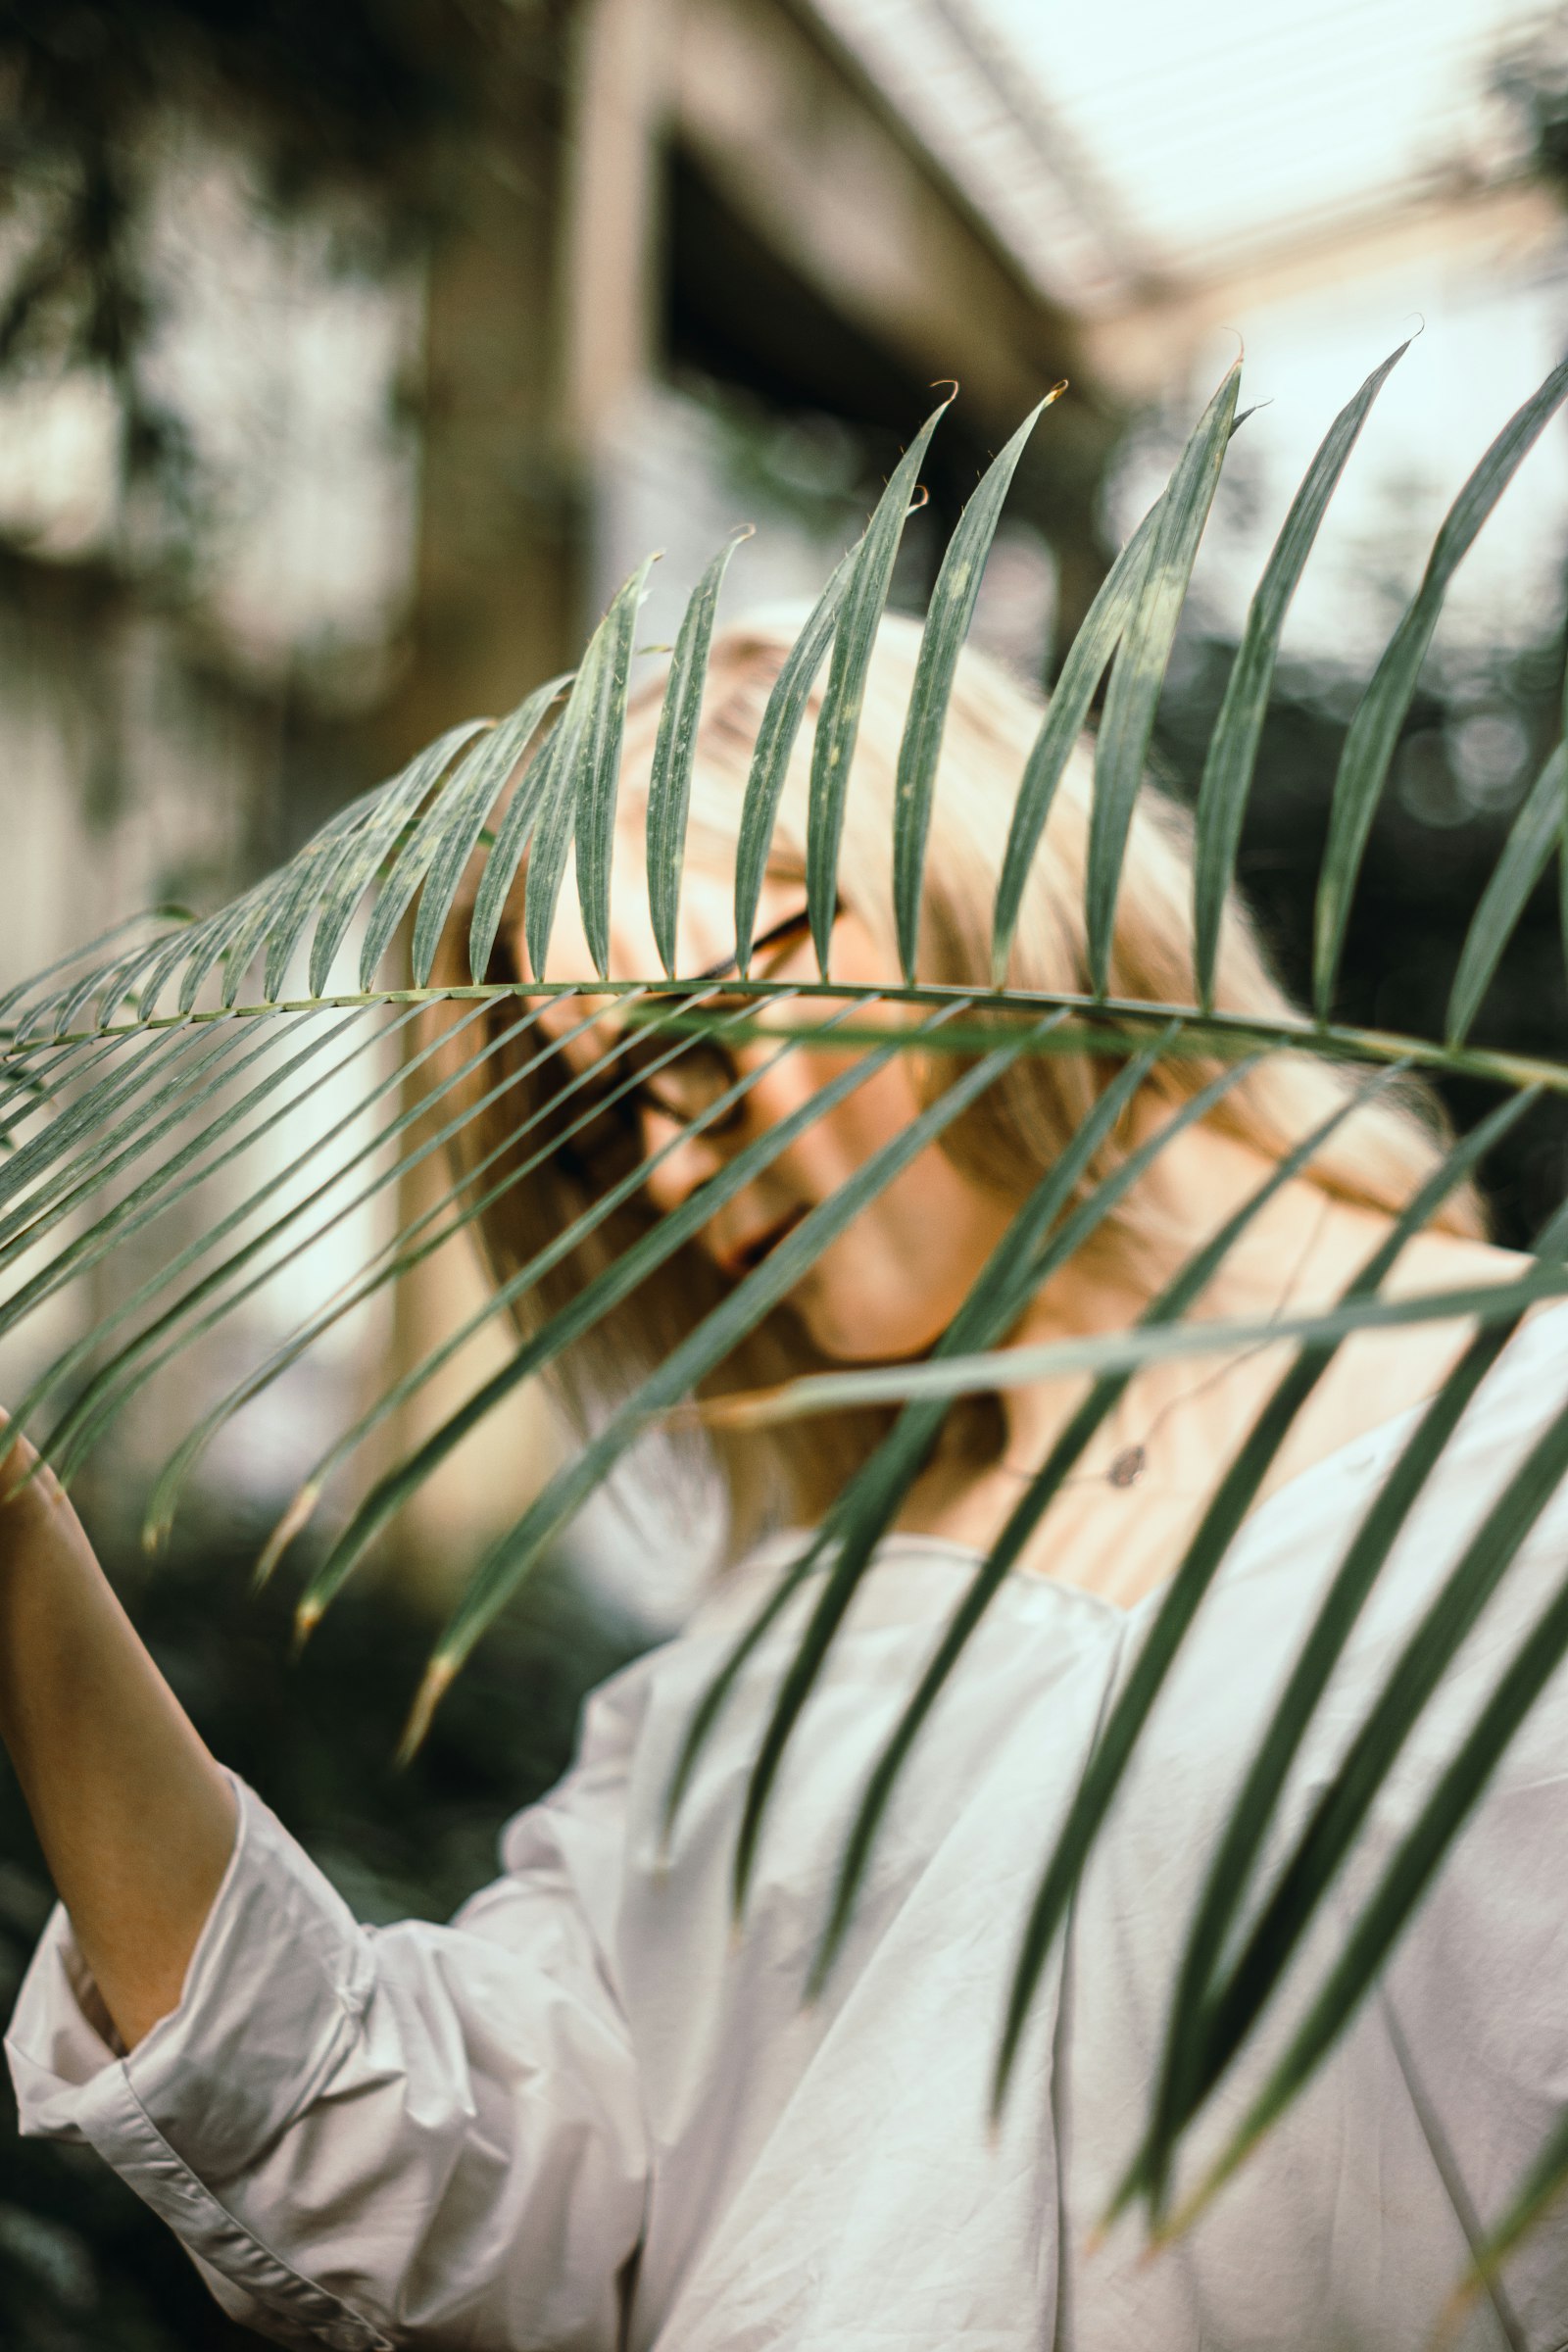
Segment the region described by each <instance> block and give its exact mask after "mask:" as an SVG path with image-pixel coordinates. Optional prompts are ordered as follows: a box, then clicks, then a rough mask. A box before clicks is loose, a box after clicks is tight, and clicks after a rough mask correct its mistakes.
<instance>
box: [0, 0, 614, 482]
mask: <svg viewBox="0 0 1568 2352" xmlns="http://www.w3.org/2000/svg"><path fill="white" fill-rule="evenodd" d="M569 5H570V0H332V5H331V6H329V7H324V8H323V7H321V6H319V5H313V4H312V0H133V4H132V5H129V6H127V5H125V4H124V0H8V4H6V0H0V257H3V275H0V370H4V369H7V368H10V369H17V368H29V367H45V368H48V369H49V370H50V371H52V372H53V371H58V372H64V371H65V370H66V369H67V368H73V367H85V368H93V369H96V370H99V371H101V372H102V373H103V374H104V375H106V376H107V377H108V379H109V380H110V381H111V382H112V383H113V385H114V386H115V389H116V392H117V394H118V397H119V402H120V410H121V417H122V432H123V447H122V457H123V468H124V472H125V477H126V479H127V481H131V480H134V479H136V478H138V477H139V476H147V475H152V476H155V477H157V479H158V480H159V482H160V486H161V487H162V488H163V490H164V492H165V494H166V496H170V497H172V499H173V501H174V502H175V503H176V504H177V501H178V499H179V497H180V496H181V495H182V494H183V495H187V496H188V495H189V481H188V476H189V465H188V450H187V447H186V438H185V435H184V434H183V432H182V430H181V421H180V418H179V417H178V416H177V415H176V414H175V413H174V412H173V411H172V409H171V408H169V407H168V405H167V404H165V403H164V402H163V401H162V400H161V399H160V398H159V397H158V394H157V392H156V390H155V389H154V388H153V386H152V384H151V383H150V381H149V378H148V372H147V369H146V367H145V364H144V363H145V356H146V352H147V348H148V345H149V342H150V339H151V336H152V333H153V330H154V329H155V327H156V322H157V317H158V311H159V287H158V284H157V278H156V270H154V269H153V268H152V267H151V266H150V263H149V256H148V250H147V244H148V240H147V233H146V232H147V225H148V216H149V207H150V203H151V199H152V195H153V191H154V187H155V183H156V177H157V172H158V170H159V165H160V159H161V154H162V151H163V147H164V144H165V142H166V140H167V138H168V136H169V134H170V131H171V128H172V125H173V124H174V123H175V122H176V120H178V119H183V120H185V121H187V122H190V123H198V124H200V125H202V126H203V128H204V129H205V130H206V131H208V132H209V133H214V132H216V133H219V134H221V135H222V136H224V137H227V138H230V139H232V141H233V142H234V144H235V146H236V147H237V148H239V149H241V150H242V151H243V152H245V153H246V154H247V156H248V157H249V158H250V159H251V160H252V162H253V165H254V167H255V169H256V172H257V176H258V180H259V183H260V188H261V193H262V196H263V199H264V201H265V202H266V203H268V204H269V205H270V206H272V207H274V208H276V209H277V210H279V211H280V212H287V211H288V210H290V209H291V208H294V207H297V206H300V205H302V204H307V203H311V202H314V201H318V200H320V199H322V198H325V197H331V196H344V195H347V196H350V197H360V198H367V199H369V200H370V201H368V202H366V203H363V204H362V205H360V206H359V207H358V208H356V209H351V210H350V211H348V212H340V213H339V215H338V218H337V227H338V233H339V238H340V242H341V244H342V251H341V254H340V260H341V261H342V263H343V265H344V266H346V267H359V268H375V267H378V266H383V265H384V264H385V263H386V261H387V260H388V259H389V258H391V257H392V256H394V255H395V254H396V253H397V252H398V251H399V250H400V249H402V248H406V247H407V246H408V245H409V243H410V242H411V240H414V239H417V238H418V237H421V236H423V235H425V234H427V233H428V232H429V231H430V230H431V229H432V227H434V226H435V225H437V224H438V222H439V220H440V216H441V209H442V191H441V171H440V158H441V154H442V151H443V148H444V146H447V145H450V144H451V143H452V142H454V141H459V140H469V139H472V138H473V137H474V136H475V135H480V134H482V128H483V124H484V123H485V121H486V118H487V114H488V111H489V109H490V107H491V105H492V104H493V93H494V90H495V87H496V84H497V78H498V74H499V73H501V72H502V71H503V70H504V69H508V68H510V69H511V70H512V71H511V73H510V74H509V82H510V84H511V86H512V87H513V88H514V89H515V87H516V86H517V85H518V84H519V83H520V84H521V85H522V86H529V87H532V88H534V89H536V90H537V91H538V92H539V93H540V95H541V97H542V98H543V100H544V102H545V103H546V104H547V105H550V104H553V103H554V92H555V91H556V89H557V88H558V86H559V83H560V79H561V71H562V69H561V53H562V29H563V25H564V21H565V19H566V18H567V17H568V15H569ZM498 161H499V159H498Z"/></svg>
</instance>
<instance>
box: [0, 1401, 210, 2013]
mask: <svg viewBox="0 0 1568 2352" xmlns="http://www.w3.org/2000/svg"><path fill="white" fill-rule="evenodd" d="M9 1435H10V1428H9V1423H8V1421H7V1417H6V1415H5V1414H4V1413H0V1446H4V1445H5V1443H6V1439H7V1437H8V1436H9ZM33 1459H34V1454H33V1448H32V1447H31V1446H29V1445H28V1444H27V1442H26V1440H25V1438H22V1437H20V1436H19V1437H17V1438H16V1440H15V1443H14V1445H13V1446H11V1449H10V1453H9V1457H8V1458H7V1459H6V1460H5V1461H4V1462H3V1463H0V1739H3V1740H4V1741H5V1744H6V1746H7V1747H8V1748H9V1749H10V1751H11V1758H12V1761H13V1763H14V1764H15V1766H16V1768H17V1776H18V1778H19V1780H20V1781H21V1783H22V1789H23V1793H24V1795H25V1797H26V1800H27V1804H28V1807H29V1809H30V1811H31V1813H32V1818H33V1822H34V1824H35V1826H36V1828H37V1832H38V1837H39V1840H40V1842H41V1844H42V1846H43V1850H44V1858H45V1860H46V1861H47V1863H48V1865H49V1869H50V1872H51V1875H52V1876H53V1879H54V1882H55V1886H56V1887H57V1888H58V1890H59V1893H60V1897H61V1900H62V1901H63V1902H64V1904H65V1906H66V1909H67V1910H68V1911H69V1913H70V1914H71V1924H72V1927H73V1931H74V1934H75V1937H76V1941H77V1943H78V1945H79V1946H80V1949H81V1954H82V1958H83V1959H84V1960H85V1961H86V1963H87V1966H88V1968H89V1969H90V1970H91V1971H92V1975H93V1978H94V1980H95V1982H96V1984H97V1986H98V1989H99V1992H100V1993H101V1994H102V1996H103V2000H104V2004H105V2006H106V2008H107V2009H108V2011H109V2014H110V2016H111V2018H112V2019H113V2020H114V2023H115V2027H116V2030H117V2031H118V2033H119V2034H120V2036H121V2039H122V2040H123V2042H124V2044H125V2045H126V2047H127V2048H131V2047H134V2045H135V2044H136V2043H137V2042H138V2041H139V2040H140V2039H141V2038H142V2036H143V2035H144V2034H146V2033H148V2032H149V2031H150V2029H151V2028H152V2027H153V2026H155V2025H156V2024H157V2023H158V2021H159V2019H160V2018H162V2017H165V2016H167V2015H168V2014H169V2012H170V2011H171V2010H172V2009H173V2008H175V2007H176V2006H177V2005H178V2002H179V1996H180V1990H181V1987H182V1986H183V1985H184V1981H185V1972H186V1969H187V1968H188V1966H189V1963H190V1958H191V1954H192V1952H193V1951H194V1950H195V1948H196V1942H197V1938H198V1937H199V1936H200V1934H201V1931H202V1926H203V1923H204V1922H205V1920H206V1918H207V1915H208V1912H209V1911H210V1910H211V1908H212V1904H213V1899H214V1897H215V1895H216V1894H217V1892H218V1889H219V1887H220V1885H221V1881H222V1877H223V1872H224V1870H225V1868H226V1866H227V1863H228V1857H229V1854H230V1851H231V1850H232V1847H233V1842H234V1826H235V1808H234V1796H233V1790H232V1789H231V1787H230V1785H229V1782H228V1780H227V1778H226V1776H225V1775H224V1773H223V1772H222V1771H221V1769H220V1767H219V1765H218V1764H217V1762H216V1761H215V1760H214V1758H213V1757H212V1755H211V1754H210V1753H209V1752H208V1750H207V1748H206V1747H205V1746H204V1744H203V1742H202V1740H200V1739H199V1738H198V1736H197V1733H196V1731H195V1728H194V1727H193V1725H192V1724H191V1722H190V1720H189V1718H188V1717H187V1716H186V1714H185V1712H184V1710H183V1709H182V1708H181V1706H180V1705H179V1702H178V1700H177V1699H176V1698H175V1697H174V1694H173V1692H172V1691H171V1690H170V1688H169V1686H168V1684H167V1683H166V1682H165V1681H164V1678H163V1676H162V1675H161V1674H160V1673H159V1671H158V1669H157V1667H156V1666H155V1665H154V1664H153V1661H152V1659H151V1658H150V1657H149V1656H148V1654H147V1652H146V1650H145V1649H144V1648H143V1646H142V1644H141V1642H140V1641H139V1640H138V1638H137V1636H136V1633H135V1631H134V1629H133V1628H132V1626H131V1624H130V1621H129V1619H128V1618H127V1617H126V1615H125V1612H124V1610H123V1608H122V1607H121V1605H120V1603H119V1601H118V1600H117V1599H116V1598H115V1595H114V1593H113V1592H112V1591H111V1590H110V1587H109V1583H108V1580H107V1579H106V1577H105V1576H104V1573H103V1570H102V1569H101V1568H100V1567H99V1565H98V1562H97V1559H96V1558H95V1556H94V1554H93V1550H92V1546H91V1544H89V1543H88V1541H87V1538H86V1536H85V1535H84V1533H83V1532H82V1527H81V1522H80V1520H79V1519H78V1518H77V1517H76V1514H75V1512H74V1511H73V1508H72V1506H71V1503H70V1501H69V1499H68V1497H67V1496H66V1495H64V1494H63V1493H62V1492H61V1489H60V1486H59V1484H58V1482H57V1480H56V1479H55V1478H54V1476H53V1474H52V1473H51V1472H49V1471H48V1470H44V1471H42V1472H40V1474H39V1475H38V1476H37V1477H36V1478H34V1479H31V1480H29V1481H28V1483H27V1484H26V1485H25V1487H22V1488H20V1490H19V1488H18V1485H17V1482H18V1480H19V1479H20V1478H21V1476H22V1474H23V1472H24V1471H25V1470H26V1469H27V1468H29V1467H30V1466H31V1463H32V1461H33Z"/></svg>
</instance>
